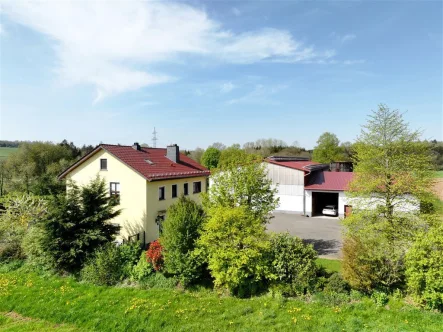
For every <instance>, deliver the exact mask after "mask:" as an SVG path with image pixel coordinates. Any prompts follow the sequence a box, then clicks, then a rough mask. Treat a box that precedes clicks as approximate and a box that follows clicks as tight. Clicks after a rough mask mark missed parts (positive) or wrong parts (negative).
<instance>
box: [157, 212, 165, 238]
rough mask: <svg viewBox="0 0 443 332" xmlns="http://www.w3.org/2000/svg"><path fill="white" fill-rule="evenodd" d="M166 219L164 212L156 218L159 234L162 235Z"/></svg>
mask: <svg viewBox="0 0 443 332" xmlns="http://www.w3.org/2000/svg"><path fill="white" fill-rule="evenodd" d="M164 221H165V215H164V214H159V215H158V216H157V217H156V218H155V223H156V224H157V225H158V234H159V235H162V232H163V222H164Z"/></svg>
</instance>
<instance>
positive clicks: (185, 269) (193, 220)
mask: <svg viewBox="0 0 443 332" xmlns="http://www.w3.org/2000/svg"><path fill="white" fill-rule="evenodd" d="M203 221H204V212H203V208H202V207H201V206H200V205H198V204H197V203H196V202H195V201H193V200H191V199H189V198H186V197H184V196H181V197H180V199H179V200H178V201H177V202H176V203H175V204H173V205H171V206H170V207H169V208H168V211H167V215H166V220H165V221H164V223H163V232H162V237H161V239H160V242H161V244H162V246H163V248H164V261H165V268H166V271H167V272H168V273H170V274H173V275H176V276H177V277H178V278H179V279H180V280H181V282H182V283H183V284H184V285H186V284H189V283H190V282H192V281H195V280H196V279H198V278H199V277H200V276H201V274H202V262H201V261H200V259H199V257H198V256H197V255H195V254H194V249H195V246H196V241H197V239H198V238H199V231H200V230H201V228H202V224H203Z"/></svg>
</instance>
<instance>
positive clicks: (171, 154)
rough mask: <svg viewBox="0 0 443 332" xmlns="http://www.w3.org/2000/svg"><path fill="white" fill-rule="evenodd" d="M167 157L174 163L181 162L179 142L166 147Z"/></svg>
mask: <svg viewBox="0 0 443 332" xmlns="http://www.w3.org/2000/svg"><path fill="white" fill-rule="evenodd" d="M166 158H168V159H169V160H171V161H173V162H174V163H178V162H180V150H179V147H178V145H177V144H172V145H168V146H167V147H166Z"/></svg>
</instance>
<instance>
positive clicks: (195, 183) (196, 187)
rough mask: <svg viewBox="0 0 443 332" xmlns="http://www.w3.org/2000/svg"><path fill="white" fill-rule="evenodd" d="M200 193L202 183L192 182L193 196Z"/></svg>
mask: <svg viewBox="0 0 443 332" xmlns="http://www.w3.org/2000/svg"><path fill="white" fill-rule="evenodd" d="M201 191H202V183H201V181H198V182H194V190H193V193H194V194H198V193H201Z"/></svg>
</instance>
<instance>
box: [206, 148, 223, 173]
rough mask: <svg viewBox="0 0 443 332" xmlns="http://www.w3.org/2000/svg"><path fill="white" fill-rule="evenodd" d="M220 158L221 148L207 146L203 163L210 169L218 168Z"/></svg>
mask: <svg viewBox="0 0 443 332" xmlns="http://www.w3.org/2000/svg"><path fill="white" fill-rule="evenodd" d="M219 159H220V150H219V149H216V148H212V147H210V148H207V149H206V151H205V152H204V153H203V155H202V158H201V163H202V165H203V166H205V167H206V168H208V169H213V168H216V167H217V165H218V160H219Z"/></svg>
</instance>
